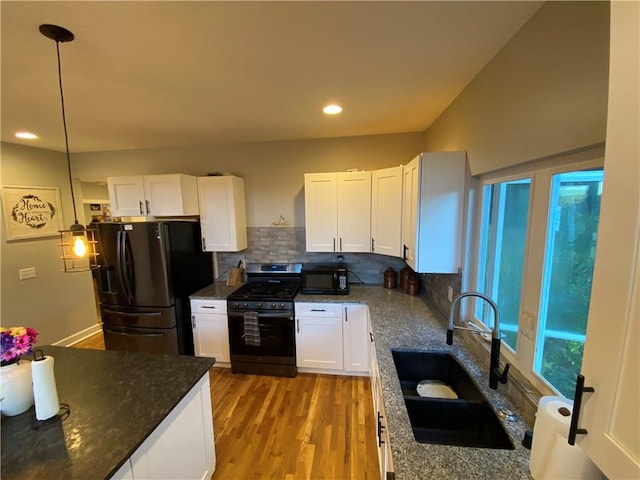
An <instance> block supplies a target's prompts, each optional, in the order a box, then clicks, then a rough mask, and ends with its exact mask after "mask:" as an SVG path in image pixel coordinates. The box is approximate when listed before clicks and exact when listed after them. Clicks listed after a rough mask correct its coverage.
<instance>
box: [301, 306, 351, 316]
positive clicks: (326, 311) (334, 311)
mask: <svg viewBox="0 0 640 480" xmlns="http://www.w3.org/2000/svg"><path fill="white" fill-rule="evenodd" d="M295 309H296V316H300V317H342V304H341V303H296V304H295Z"/></svg>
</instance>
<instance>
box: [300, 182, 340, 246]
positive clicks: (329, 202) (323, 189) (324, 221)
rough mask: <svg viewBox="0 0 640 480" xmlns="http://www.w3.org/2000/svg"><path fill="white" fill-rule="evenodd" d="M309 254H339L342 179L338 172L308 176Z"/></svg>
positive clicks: (306, 186) (306, 205) (307, 220)
mask: <svg viewBox="0 0 640 480" xmlns="http://www.w3.org/2000/svg"><path fill="white" fill-rule="evenodd" d="M304 209H305V227H306V228H305V233H306V242H307V252H335V251H337V247H338V246H337V241H338V217H337V215H338V180H337V176H336V174H335V173H307V174H305V176H304Z"/></svg>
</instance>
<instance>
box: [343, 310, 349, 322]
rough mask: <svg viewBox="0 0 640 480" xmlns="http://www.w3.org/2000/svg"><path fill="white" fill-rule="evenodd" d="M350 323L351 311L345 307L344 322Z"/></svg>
mask: <svg viewBox="0 0 640 480" xmlns="http://www.w3.org/2000/svg"><path fill="white" fill-rule="evenodd" d="M348 321H349V310H348V309H347V307H344V322H345V323H347V322H348Z"/></svg>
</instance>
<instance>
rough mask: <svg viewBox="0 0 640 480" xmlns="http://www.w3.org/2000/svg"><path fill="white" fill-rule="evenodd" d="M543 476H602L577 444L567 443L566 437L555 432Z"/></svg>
mask: <svg viewBox="0 0 640 480" xmlns="http://www.w3.org/2000/svg"><path fill="white" fill-rule="evenodd" d="M544 478H545V479H547V480H559V479H562V480H573V479H575V480H595V479H602V478H604V477H603V475H602V473H600V470H598V467H596V466H595V464H594V463H593V462H592V461H591V460H590V459H589V457H587V455H586V454H585V453H584V452H583V451H582V449H581V448H580V447H579V446H578V445H569V443H568V442H567V437H566V436H562V435H560V434H559V433H557V434H556V438H555V440H554V442H553V447H552V449H551V454H550V455H549V462H548V464H547V468H546V469H545V471H544Z"/></svg>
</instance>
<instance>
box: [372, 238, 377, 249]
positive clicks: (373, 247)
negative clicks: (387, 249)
mask: <svg viewBox="0 0 640 480" xmlns="http://www.w3.org/2000/svg"><path fill="white" fill-rule="evenodd" d="M371 251H372V252H375V251H376V249H375V246H374V243H373V238H372V239H371Z"/></svg>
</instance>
